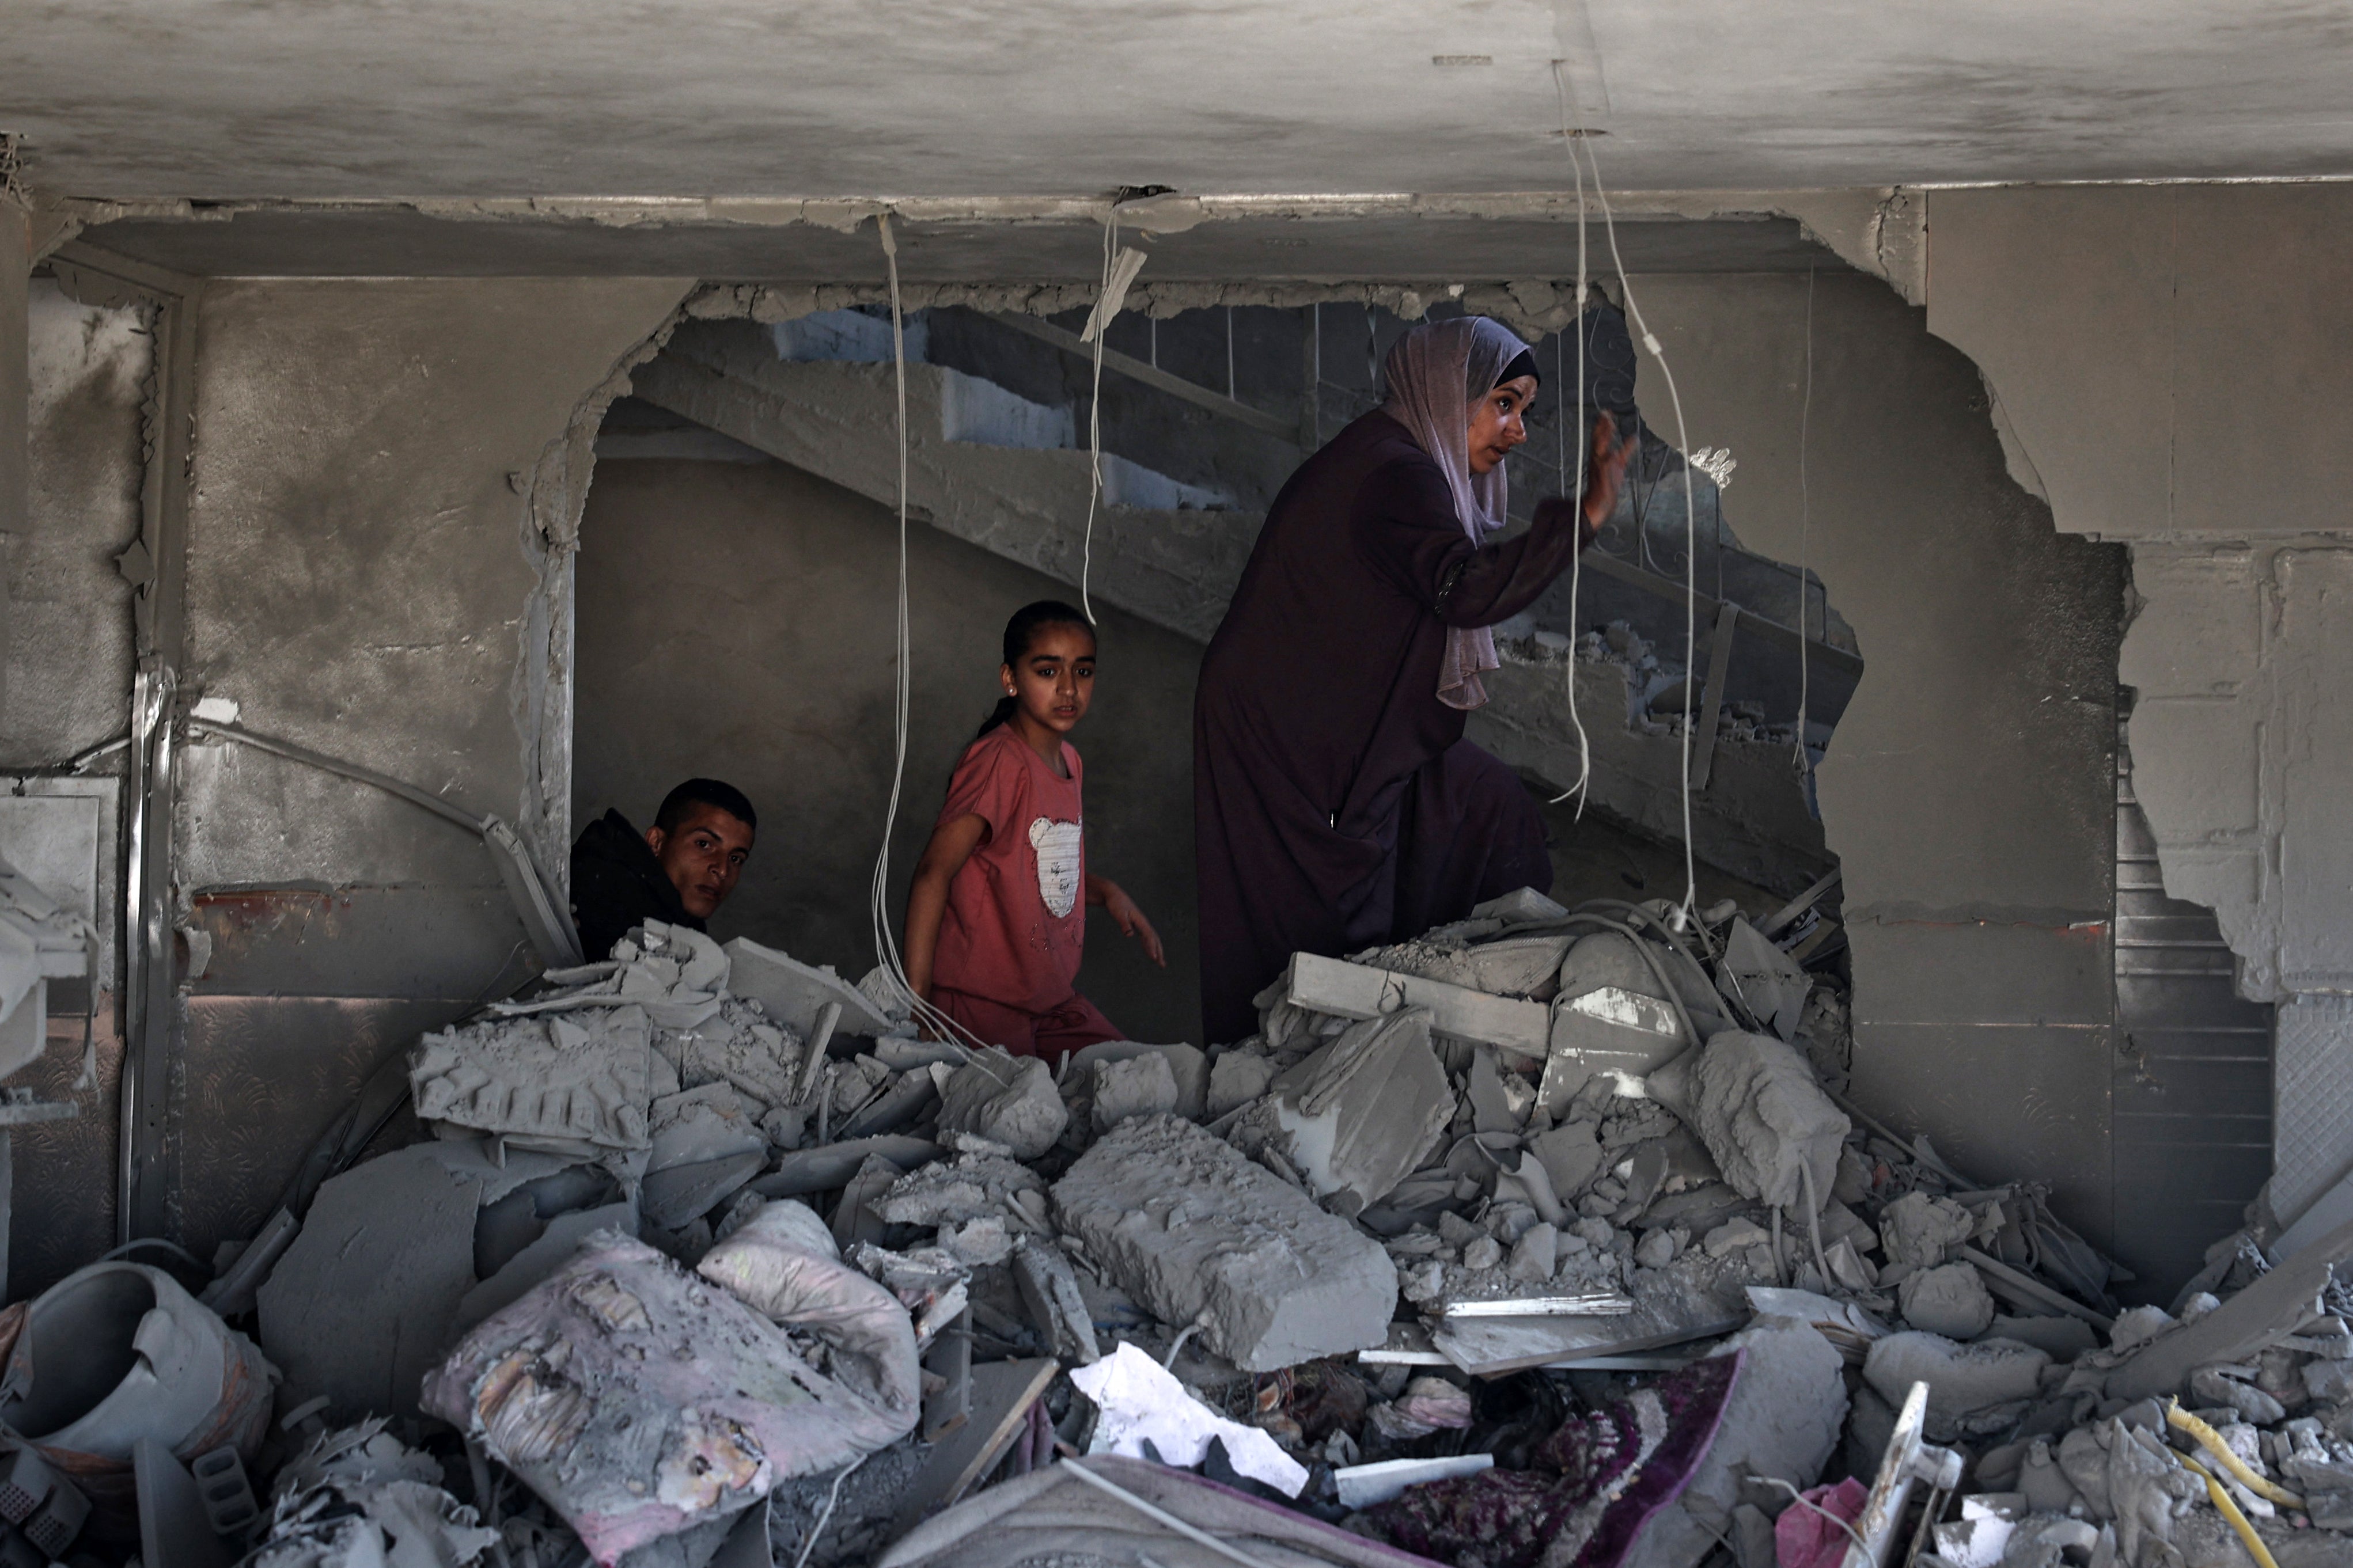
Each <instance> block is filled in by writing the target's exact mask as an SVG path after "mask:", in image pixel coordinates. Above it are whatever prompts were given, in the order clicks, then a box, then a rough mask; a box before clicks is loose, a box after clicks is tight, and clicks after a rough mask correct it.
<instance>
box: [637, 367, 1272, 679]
mask: <svg viewBox="0 0 2353 1568" xmlns="http://www.w3.org/2000/svg"><path fill="white" fill-rule="evenodd" d="M631 390H632V392H633V393H634V394H635V395H637V396H638V397H640V398H643V399H644V400H645V401H647V402H649V403H652V404H655V405H658V406H659V407H662V408H665V409H668V410H669V411H670V412H671V413H673V414H676V415H678V416H681V417H682V418H686V419H691V420H692V421H694V422H695V423H696V424H698V425H702V426H707V427H708V428H710V429H712V430H716V431H718V432H719V433H720V434H722V435H723V436H727V437H732V438H733V439H734V440H737V441H740V442H742V443H744V445H745V446H747V447H754V448H755V449H756V450H759V451H762V452H765V453H767V454H768V455H769V456H770V457H773V458H778V459H780V460H782V461H784V462H787V463H790V464H792V465H793V466H794V467H795V468H801V469H804V470H806V471H807V472H809V473H812V474H816V475H818V477H820V478H822V479H830V480H831V481H833V482H834V483H835V484H838V485H840V486H842V487H843V488H844V489H851V490H855V491H857V492H858V493H859V494H860V495H863V496H866V497H868V498H870V499H871V500H876V501H879V502H881V503H882V504H883V505H885V506H895V505H896V504H897V500H898V487H899V447H898V442H897V440H896V438H895V434H894V433H895V430H896V426H897V418H898V406H897V392H896V389H895V387H894V385H893V378H892V367H891V365H890V364H888V363H860V362H858V361H853V360H849V359H832V360H790V359H785V358H781V357H779V355H778V353H777V352H776V340H775V339H774V338H773V337H772V335H771V334H770V333H769V332H768V331H766V330H765V329H764V328H761V327H757V326H754V325H753V324H751V323H749V322H738V321H702V322H691V323H689V324H688V325H686V326H684V327H681V328H680V329H679V331H678V332H677V333H676V334H675V335H674V336H673V337H672V338H671V339H670V344H669V346H668V347H667V348H665V349H664V350H663V351H662V353H660V354H659V355H658V356H656V357H655V358H654V359H653V360H651V361H649V363H646V364H643V365H640V366H639V367H638V369H637V371H636V372H635V373H634V374H633V375H632V384H631ZM907 431H908V443H907V447H908V450H907V498H908V508H909V510H910V512H911V513H912V514H913V516H915V517H917V518H918V519H920V520H921V521H924V522H927V523H929V524H931V525H932V526H933V527H934V528H937V529H939V530H940V531H943V532H945V533H949V534H952V535H954V536H955V537H956V538H958V539H962V540H965V541H966V542H970V543H973V544H977V545H979V546H980V547H981V548H982V549H984V550H987V551H989V552H992V553H994V554H997V555H1002V556H1004V557H1005V558H1006V559H1008V560H1009V561H1018V562H1019V563H1021V564H1023V565H1025V566H1029V567H1031V568H1033V569H1034V570H1036V571H1039V572H1042V573H1044V574H1046V575H1048V576H1050V577H1052V578H1054V579H1056V580H1057V581H1059V582H1062V583H1067V584H1071V585H1072V586H1074V587H1075V586H1076V585H1077V584H1078V582H1079V576H1080V566H1081V556H1082V549H1083V541H1084V536H1085V528H1086V518H1087V490H1088V455H1087V453H1086V452H1084V451H1083V450H1081V449H1079V447H1078V446H1077V443H1076V433H1075V420H1074V418H1073V416H1072V414H1071V410H1069V409H1067V408H1063V409H1057V408H1050V407H1048V406H1046V405H1041V404H1036V403H1030V402H1029V401H1027V400H1025V399H1022V398H1019V397H1016V396H1015V395H1013V394H1011V393H1009V392H1007V391H1006V390H1005V389H1004V388H1002V387H999V386H997V384H995V383H993V382H988V381H985V380H982V379H981V378H980V377H977V376H973V375H966V374H964V373H963V372H961V371H955V370H949V369H945V368H943V367H941V366H939V365H932V364H923V363H910V364H909V365H908V366H907ZM1222 504H1223V498H1221V497H1219V496H1218V495H1216V494H1214V493H1212V492H1210V491H1208V490H1204V489H1198V488H1197V487H1194V486H1190V485H1187V484H1183V483H1181V482H1179V481H1178V480H1176V479H1170V478H1168V477H1167V476H1166V475H1164V474H1160V473H1156V472H1155V471H1153V470H1152V469H1150V468H1145V467H1144V466H1143V465H1141V464H1138V463H1134V462H1131V461H1129V460H1128V459H1126V458H1118V457H1113V456H1111V455H1110V454H1105V456H1104V458H1103V500H1102V502H1101V503H1100V504H1099V505H1098V506H1097V508H1096V510H1095V524H1094V542H1093V553H1092V561H1093V564H1092V571H1091V573H1090V574H1089V584H1090V591H1091V593H1092V595H1093V596H1095V597H1098V598H1100V599H1102V600H1103V601H1104V602H1105V603H1107V604H1112V605H1117V606H1119V607H1120V608H1121V609H1124V610H1127V611H1129V612H1131V613H1133V614H1134V615H1138V616H1143V617H1144V618H1145V620H1148V621H1151V622H1153V623H1154V624H1155V625H1157V626H1166V627H1167V628H1169V629H1170V630H1172V631H1176V632H1179V633H1182V634H1183V635H1184V636H1186V637H1192V638H1194V639H1195V640H1196V641H1200V642H1207V641H1208V638H1209V635H1210V634H1211V633H1212V632H1214V631H1215V630H1217V626H1218V621H1219V617H1220V616H1223V615H1224V614H1225V607H1226V601H1227V600H1228V598H1229V597H1230V596H1231V595H1232V593H1233V586H1234V584H1235V583H1236V582H1237V581H1238V580H1239V579H1240V576H1241V570H1242V565H1243V563H1245V562H1246V561H1248V560H1249V558H1250V545H1251V543H1252V542H1253V541H1255V540H1256V539H1257V537H1258V529H1259V524H1260V522H1261V518H1260V517H1259V516H1258V514H1256V513H1254V512H1242V511H1232V510H1218V509H1219V508H1221V507H1222Z"/></svg>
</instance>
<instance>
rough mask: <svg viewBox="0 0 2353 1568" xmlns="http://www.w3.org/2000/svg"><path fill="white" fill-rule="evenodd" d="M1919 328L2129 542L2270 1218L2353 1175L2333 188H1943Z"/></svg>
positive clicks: (2346, 567)
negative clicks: (2253, 1005)
mask: <svg viewBox="0 0 2353 1568" xmlns="http://www.w3.org/2000/svg"><path fill="white" fill-rule="evenodd" d="M1928 200H1929V233H1930V236H1931V259H1932V262H1933V267H1932V268H1931V275H1932V279H1933V287H1932V289H1931V290H1930V294H1929V300H1928V323H1929V327H1930V330H1931V331H1935V332H1936V333H1937V334H1939V335H1940V336H1943V337H1945V338H1947V339H1949V340H1950V341H1952V342H1955V343H1957V345H1959V346H1960V347H1961V348H1962V349H1963V350H1965V351H1966V352H1967V353H1968V354H1969V355H1970V356H1971V358H1973V359H1974V360H1975V361H1976V362H1977V363H1978V365H1979V366H1981V367H1982V368H1983V370H1984V373H1985V375H1986V379H1987V382H1988V384H1989V387H1991V388H1992V389H1993V391H1994V393H1995V395H1997V396H1998V397H1999V400H2000V404H1999V406H2000V415H2001V416H2002V419H2003V423H2004V425H2005V426H2006V437H2007V440H2008V443H2009V446H2010V457H2011V460H2012V464H2013V467H2014V468H2016V469H2017V470H2018V471H2019V473H2020V476H2021V482H2022V483H2027V484H2031V485H2033V486H2036V487H2038V488H2039V489H2041V490H2042V492H2043V493H2045V494H2047V495H2048V497H2049V498H2050V501H2051V505H2052V511H2053V513H2054V515H2055V517H2056V520H2057V522H2058V526H2059V527H2061V528H2062V529H2064V530H2067V531H2071V532H2076V533H2083V534H2088V535H2092V536H2094V537H2099V538H2105V539H2109V540H2121V541H2125V542H2128V544H2129V546H2130V549H2131V552H2132V557H2133V577H2134V583H2135V586H2136V588H2137V594H2138V605H2137V614H2136V616H2135V617H2134V619H2133V622H2132V626H2131V630H2130V632H2129V635H2128V636H2127V637H2126V641H2125V644H2124V648H2123V655H2122V664H2121V676H2122V679H2124V680H2125V682H2126V683H2127V684H2128V685H2129V686H2131V687H2132V688H2133V689H2134V690H2135V693H2136V701H2135V705H2134V707H2133V710H2132V718H2131V734H2132V749H2133V757H2134V763H2135V772H2134V783H2135V785H2136V788H2137V791H2138V793H2139V796H2140V799H2141V803H2142V805H2143V807H2144V809H2145V810H2146V811H2147V816H2148V820H2149V824H2150V826H2151V828H2152V829H2153V831H2154V833H2155V836H2156V838H2157V844H2158V858H2159V860H2160V863H2161V867H2162V870H2163V873H2164V878H2165V885H2166V889H2167V891H2168V893H2170V894H2171V895H2173V896H2174V897H2176V898H2179V899H2186V900H2194V901H2196V902H2198V903H2201V904H2207V905H2210V906H2211V907H2212V908H2213V909H2214V910H2215V913H2216V916H2217V918H2218V920H2219V921H2220V923H2221V929H2222V933H2223V935H2224V937H2225V939H2226V940H2227V941H2228V942H2230V944H2231V948H2232V952H2234V953H2235V954H2236V955H2237V958H2238V974H2239V988H2240V990H2241V992H2242V994H2243V995H2245V996H2246V997H2247V998H2249V999H2250V1000H2253V1001H2262V1002H2276V1003H2278V1004H2280V1005H2281V1011H2280V1014H2279V1022H2278V1027H2277V1035H2276V1049H2277V1059H2276V1066H2275V1072H2276V1088H2275V1095H2276V1102H2275V1126H2276V1132H2275V1144H2274V1158H2275V1163H2276V1168H2275V1171H2274V1178H2273V1185H2272V1194H2271V1197H2272V1204H2273V1207H2274V1210H2275V1211H2276V1212H2277V1213H2278V1214H2279V1215H2282V1216H2283V1217H2284V1218H2292V1217H2293V1216H2294V1215H2296V1214H2297V1213H2299V1212H2301V1211H2302V1209H2303V1208H2304V1207H2305V1206H2306V1205H2308V1204H2309V1203H2310V1201H2311V1200H2312V1199H2313V1198H2314V1197H2316V1196H2317V1195H2318V1194H2320V1193H2321V1192H2323V1191H2325V1190H2326V1189H2327V1185H2328V1184H2330V1183H2332V1182H2334V1181H2335V1180H2337V1178H2338V1177H2339V1176H2340V1175H2342V1174H2344V1173H2346V1172H2347V1171H2348V1169H2353V806H2348V804H2347V801H2348V795H2347V791H2346V787H2345V781H2346V780H2347V779H2348V777H2353V603H2349V602H2348V601H2353V500H2348V494H2353V189H2348V187H2346V186H2343V185H2338V184H2303V185H2224V186H2129V187H2115V188H2052V189H2004V190H1987V191H1952V192H1946V191H1939V192H1936V193H1933V194H1932V195H1930V197H1929V198H1928Z"/></svg>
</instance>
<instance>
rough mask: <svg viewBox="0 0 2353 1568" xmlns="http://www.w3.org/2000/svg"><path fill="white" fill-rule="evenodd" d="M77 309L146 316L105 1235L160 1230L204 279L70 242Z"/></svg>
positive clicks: (129, 556) (122, 1238)
mask: <svg viewBox="0 0 2353 1568" xmlns="http://www.w3.org/2000/svg"><path fill="white" fill-rule="evenodd" d="M47 263H48V266H49V267H50V268H51V269H52V270H53V271H54V272H55V273H56V274H57V277H58V284H59V286H60V287H62V288H63V289H65V290H66V292H67V293H68V294H69V295H71V296H72V297H73V298H75V299H77V300H81V301H82V302H83V303H85V304H92V305H110V306H116V307H120V306H122V305H127V304H134V303H137V304H144V305H146V306H148V307H150V308H151V309H152V310H153V311H154V338H155V350H154V352H155V362H154V366H153V372H152V374H151V380H150V383H149V395H148V399H147V405H146V410H145V413H146V419H145V425H146V429H145V438H144V441H143V443H142V445H143V447H144V450H143V451H142V458H143V459H144V465H145V471H144V473H143V475H142V479H141V482H140V489H139V518H140V522H139V537H138V538H137V539H135V540H133V541H132V543H131V546H130V548H128V549H127V550H125V551H123V552H122V553H121V555H120V556H119V557H117V558H116V565H117V567H118V569H119V570H120V571H121V574H122V576H123V578H124V580H125V581H127V582H129V583H130V584H131V585H132V616H133V626H132V652H133V657H134V658H135V660H136V665H135V669H136V673H135V674H134V675H133V676H132V688H131V692H130V748H129V757H128V765H129V772H128V778H127V781H126V782H127V784H129V790H128V794H129V797H130V798H129V806H130V810H129V812H128V814H127V816H126V818H125V821H126V826H127V846H126V848H125V852H124V853H125V874H124V876H123V879H122V944H123V1031H122V1037H123V1060H122V1086H121V1124H120V1134H119V1149H120V1154H119V1163H118V1167H117V1171H116V1194H115V1211H114V1215H115V1238H116V1240H117V1241H118V1242H128V1241H130V1240H132V1239H133V1238H134V1237H151V1236H161V1235H163V1234H164V1218H165V1211H166V1199H167V1196H168V1186H167V1183H166V1180H165V1173H164V1110H165V1101H166V1097H167V1090H168V1089H169V1086H170V1081H171V1060H172V1040H173V1033H174V1024H175V1023H176V1021H177V1019H176V1012H177V1009H176V1008H175V1007H174V1005H173V1002H174V995H175V994H176V991H177V985H178V978H179V976H178V973H177V971H178V962H177V953H176V952H175V938H174V931H173V922H172V899H173V885H174V858H173V849H174V844H173V830H174V812H175V806H176V799H177V789H176V785H177V782H178V750H179V748H178V743H177V742H178V731H179V723H180V713H179V696H180V677H181V672H182V670H183V669H184V668H185V664H186V658H187V629H188V628H187V562H188V550H187V544H188V502H189V497H190V492H191V490H192V489H193V488H194V484H195V476H194V473H193V471H192V468H193V462H194V458H195V414H196V410H195V363H196V313H197V310H198V308H199V306H200V304H201V302H202V298H203V291H204V284H203V281H202V280H201V279H195V278H189V277H185V276H183V275H181V274H179V273H176V272H170V271H166V270H165V269H164V268H160V267H151V266H148V265H147V264H145V263H144V262H139V261H133V260H132V259H130V258H127V257H122V256H117V255H115V254H113V253H112V252H111V251H106V250H101V249H100V248H99V247H96V246H91V245H85V244H82V243H80V242H79V241H69V242H67V243H66V244H63V245H60V246H58V247H57V249H56V250H55V251H54V252H52V253H51V254H50V255H49V257H48V258H47Z"/></svg>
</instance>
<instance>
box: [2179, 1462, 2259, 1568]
mask: <svg viewBox="0 0 2353 1568" xmlns="http://www.w3.org/2000/svg"><path fill="white" fill-rule="evenodd" d="M2173 1457H2174V1458H2177V1459H2179V1460H2180V1461H2181V1462H2182V1464H2183V1465H2184V1466H2186V1467H2187V1468H2189V1472H2190V1473H2191V1474H2192V1475H2194V1476H2196V1477H2197V1478H2198V1479H2200V1480H2201V1481H2204V1482H2205V1483H2206V1495H2207V1496H2208V1497H2211V1498H2212V1499H2213V1500H2214V1506H2215V1507H2216V1508H2219V1509H2221V1510H2222V1517H2223V1518H2224V1519H2227V1520H2229V1521H2231V1528H2232V1530H2235V1531H2238V1532H2239V1539H2240V1540H2241V1541H2242V1542H2245V1544H2246V1548H2247V1552H2248V1554H2249V1555H2250V1556H2252V1557H2253V1558H2254V1560H2255V1563H2256V1568H2279V1562H2278V1560H2277V1559H2276V1558H2274V1556H2273V1555H2272V1552H2271V1548H2270V1547H2268V1546H2265V1545H2264V1544H2263V1537H2262V1536H2260V1535H2257V1534H2256V1533H2255V1527H2254V1526H2253V1525H2252V1524H2249V1523H2248V1522H2247V1516H2246V1515H2245V1514H2243V1513H2241V1512H2240V1511H2239V1505H2238V1504H2237V1503H2234V1502H2232V1500H2231V1494H2230V1493H2229V1492H2226V1491H2224V1490H2223V1489H2222V1483H2221V1482H2220V1481H2218V1480H2216V1479H2214V1478H2213V1477H2212V1476H2211V1475H2209V1474H2207V1472H2206V1468H2205V1467H2204V1466H2203V1465H2200V1463H2199V1462H2198V1461H2197V1460H2195V1459H2193V1458H2190V1457H2189V1455H2187V1454H2180V1453H2177V1454H2175V1455H2174V1456H2173Z"/></svg>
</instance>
